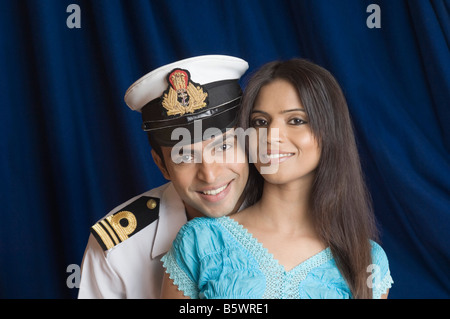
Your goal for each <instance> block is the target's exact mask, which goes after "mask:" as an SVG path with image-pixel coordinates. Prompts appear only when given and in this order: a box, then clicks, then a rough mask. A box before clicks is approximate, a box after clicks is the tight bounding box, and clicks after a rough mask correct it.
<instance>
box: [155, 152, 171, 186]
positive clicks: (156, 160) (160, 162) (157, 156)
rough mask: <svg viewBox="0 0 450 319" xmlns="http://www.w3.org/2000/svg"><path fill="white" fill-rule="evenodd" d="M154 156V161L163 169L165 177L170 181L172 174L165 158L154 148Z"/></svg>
mask: <svg viewBox="0 0 450 319" xmlns="http://www.w3.org/2000/svg"><path fill="white" fill-rule="evenodd" d="M152 157H153V161H154V162H155V164H156V166H158V168H159V170H160V171H161V173H162V174H163V176H164V178H165V179H167V180H168V181H170V180H171V179H170V174H169V172H168V171H167V168H166V164H165V163H164V159H162V158H161V157H159V155H158V154H157V153H156V152H155V151H154V150H152Z"/></svg>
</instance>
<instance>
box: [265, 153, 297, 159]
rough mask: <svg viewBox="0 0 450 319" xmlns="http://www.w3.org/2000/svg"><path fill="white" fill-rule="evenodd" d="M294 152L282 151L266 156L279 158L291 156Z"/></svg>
mask: <svg viewBox="0 0 450 319" xmlns="http://www.w3.org/2000/svg"><path fill="white" fill-rule="evenodd" d="M292 155H294V153H283V154H267V155H266V156H267V157H268V158H280V157H287V156H292Z"/></svg>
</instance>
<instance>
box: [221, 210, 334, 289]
mask: <svg viewBox="0 0 450 319" xmlns="http://www.w3.org/2000/svg"><path fill="white" fill-rule="evenodd" d="M216 221H217V222H218V223H220V224H221V225H222V226H223V227H224V228H225V229H226V230H227V231H228V232H229V233H230V234H231V235H232V236H233V237H234V238H235V239H236V240H237V241H238V242H239V243H240V244H241V245H242V246H243V247H244V248H245V249H246V250H247V251H248V252H249V253H250V254H251V255H252V256H253V257H254V258H255V260H256V261H257V263H258V265H259V268H260V270H261V271H262V272H263V273H264V275H265V276H266V278H267V283H266V285H267V286H266V291H265V293H264V296H263V298H280V296H282V298H299V297H300V296H299V290H298V286H299V284H300V282H301V281H302V280H304V279H305V278H306V276H307V275H308V273H309V272H310V271H311V270H313V269H314V268H316V267H319V266H321V265H323V264H324V263H326V262H328V261H329V260H331V259H333V255H332V254H331V249H330V248H329V247H327V248H325V249H324V250H322V251H320V252H318V253H317V254H315V255H313V256H311V257H309V258H308V259H306V260H304V261H303V262H301V263H300V264H298V265H297V266H295V267H294V268H292V269H290V270H288V271H286V270H285V268H284V266H283V265H281V264H280V263H279V261H278V260H277V259H275V258H274V256H273V254H271V253H270V252H269V251H268V249H267V248H265V247H264V246H263V244H262V243H261V242H260V241H258V240H257V239H256V237H254V236H253V234H252V233H250V232H249V231H248V229H247V228H245V227H244V226H243V225H241V224H239V223H238V222H237V221H235V220H234V219H232V218H230V217H228V216H224V217H220V218H217V219H216Z"/></svg>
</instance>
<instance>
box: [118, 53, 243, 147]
mask: <svg viewBox="0 0 450 319" xmlns="http://www.w3.org/2000/svg"><path fill="white" fill-rule="evenodd" d="M247 69H248V63H247V62H246V61H244V60H242V59H240V58H236V57H232V56H226V55H203V56H197V57H193V58H189V59H185V60H181V61H177V62H174V63H171V64H167V65H164V66H162V67H159V68H157V69H156V70H153V71H151V72H150V73H148V74H146V75H144V76H143V77H142V78H140V79H139V80H137V81H136V82H135V83H133V84H132V85H131V86H130V88H129V89H128V90H127V92H126V93H125V103H126V104H127V105H128V106H129V107H130V108H131V109H132V110H134V111H138V112H141V113H142V118H143V125H142V127H143V129H144V131H146V132H148V133H149V137H151V138H153V139H154V140H155V141H156V142H157V143H158V144H159V145H162V146H173V145H174V144H176V143H177V141H174V140H172V139H171V132H172V130H173V129H174V128H177V127H186V128H187V129H189V130H190V131H191V130H193V123H194V121H202V123H203V130H205V129H207V128H209V127H215V128H219V129H220V130H221V131H222V132H224V131H225V129H226V128H230V127H232V126H233V125H234V124H235V117H236V113H237V109H238V107H239V106H240V98H241V96H242V90H241V88H240V86H239V82H238V81H239V79H240V78H241V76H242V75H243V74H244V73H245V72H246V71H247ZM192 142H194V141H193V140H192Z"/></svg>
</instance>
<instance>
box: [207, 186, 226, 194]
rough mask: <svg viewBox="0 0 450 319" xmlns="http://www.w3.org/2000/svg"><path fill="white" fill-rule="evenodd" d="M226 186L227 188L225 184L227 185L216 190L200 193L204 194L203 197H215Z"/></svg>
mask: <svg viewBox="0 0 450 319" xmlns="http://www.w3.org/2000/svg"><path fill="white" fill-rule="evenodd" d="M227 186H228V184H227V185H224V186H222V187H219V188H217V189H212V190H209V191H203V192H202V193H203V194H205V195H217V194H219V193H220V192H221V191H223V190H224V189H225V188H227Z"/></svg>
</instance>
